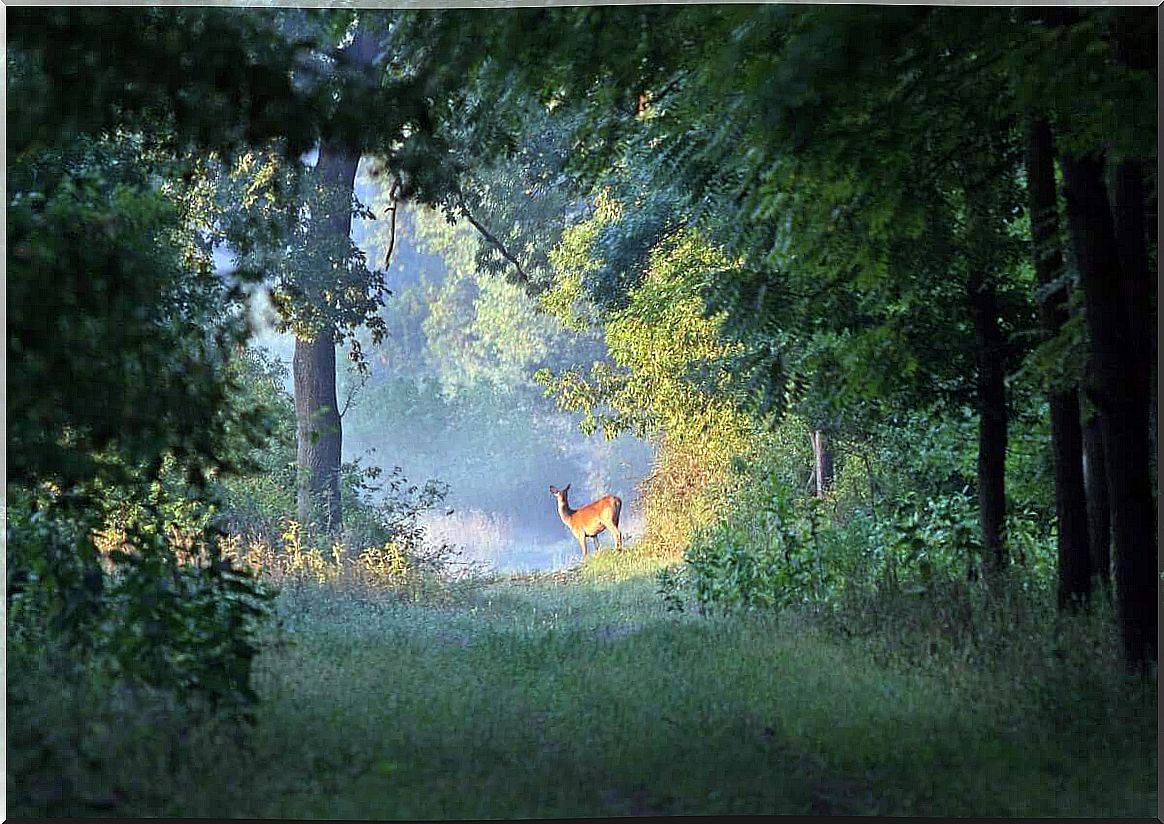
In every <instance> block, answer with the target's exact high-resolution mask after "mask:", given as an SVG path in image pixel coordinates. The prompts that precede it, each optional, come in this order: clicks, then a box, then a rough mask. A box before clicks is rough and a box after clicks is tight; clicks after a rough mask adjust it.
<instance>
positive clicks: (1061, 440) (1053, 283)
mask: <svg viewBox="0 0 1164 824" xmlns="http://www.w3.org/2000/svg"><path fill="white" fill-rule="evenodd" d="M1054 153H1055V147H1054V141H1053V138H1052V135H1051V125H1050V124H1049V123H1048V122H1047V121H1046V119H1044V118H1038V119H1035V120H1033V121H1032V122H1031V123H1030V124H1029V125H1028V131H1027V193H1028V196H1029V198H1030V216H1031V217H1030V220H1031V241H1032V242H1031V248H1032V253H1033V255H1034V266H1035V271H1036V272H1037V274H1038V280H1039V285H1040V287H1041V288H1042V289H1043V290H1044V294H1043V298H1042V301H1041V303H1040V308H1039V313H1040V320H1041V322H1042V325H1043V332H1044V334H1045V335H1046V336H1047V338H1049V339H1053V338H1054V337H1055V336H1057V335H1058V334H1059V333H1060V332H1061V331H1062V328H1063V326H1064V324H1065V323H1066V322H1067V318H1068V312H1067V309H1066V307H1065V306H1064V304H1065V303H1066V302H1067V296H1068V294H1069V287H1068V284H1067V282H1066V275H1065V273H1064V264H1063V255H1062V252H1061V251H1060V245H1059V213H1058V209H1059V207H1058V203H1057V200H1058V199H1057V196H1056V187H1055V159H1054ZM1049 401H1050V405H1051V450H1052V453H1053V460H1054V464H1055V516H1056V521H1057V522H1058V525H1059V530H1058V537H1057V540H1058V544H1059V596H1058V597H1059V608H1060V609H1064V608H1066V607H1068V606H1072V605H1078V604H1080V603H1083V602H1086V601H1087V599H1088V598H1089V597H1090V595H1091V581H1092V568H1091V549H1090V536H1089V533H1088V515H1089V513H1088V506H1087V496H1086V493H1085V488H1084V466H1083V431H1082V428H1081V426H1080V422H1079V414H1080V407H1079V395H1078V393H1077V392H1076V389H1075V387H1074V386H1073V385H1072V386H1069V387H1067V388H1065V389H1059V390H1053V391H1052V392H1051V393H1050V398H1049Z"/></svg>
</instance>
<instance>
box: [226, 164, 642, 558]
mask: <svg viewBox="0 0 1164 824" xmlns="http://www.w3.org/2000/svg"><path fill="white" fill-rule="evenodd" d="M384 182H386V181H384ZM356 184H357V185H356V194H357V197H358V198H359V199H360V200H361V202H363V203H364V204H367V205H369V206H371V207H372V209H373V211H374V212H375V213H376V214H377V215H378V216H381V218H382V219H380V220H375V221H368V220H362V219H354V220H353V229H352V236H353V239H354V240H355V242H356V243H357V244H358V245H359V247H360V248H361V249H362V250H363V251H364V253H365V254H366V255H367V257H368V265H369V268H374V267H376V266H382V265H383V262H384V257H385V253H386V251H387V248H388V243H389V236H390V221H389V220H388V219H386V217H385V215H386V211H385V208H384V207H385V206H386V205H387V201H386V199H385V198H386V191H385V189H384V186H383V185H382V179H380V178H373V177H371V176H369V175H368V174H367V170H366V169H365V167H364V166H363V165H361V170H360V173H359V175H358V177H357V181H356ZM476 244H477V235H476V233H475V230H473V229H472V227H470V226H468V225H467V224H465V223H463V222H462V223H458V224H457V225H455V226H454V225H452V224H449V223H448V221H447V220H445V218H444V217H443V216H442V215H440V214H438V213H436V212H433V211H432V210H427V209H420V208H418V207H413V206H411V205H409V204H402V205H401V207H400V209H399V212H398V216H397V222H396V238H395V246H394V248H393V253H392V262H391V265H390V267H389V269H388V272H387V285H388V288H389V289H390V290H391V292H392V294H391V295H389V296H388V297H387V298H386V305H385V306H384V307H383V309H382V310H381V316H382V317H383V318H384V320H385V323H386V325H387V328H388V334H387V336H386V337H385V339H384V340H382V341H381V342H380V343H379V344H375V343H373V342H372V339H371V336H370V335H369V334H363V335H362V337H361V345H362V346H363V350H364V353H365V355H366V358H367V361H368V367H369V374H368V376H367V379H366V380H362V379H361V378H360V376H359V375H358V374H357V373H356V372H355V370H354V369H353V368H352V367H351V365H350V364H349V362H348V359H347V356H346V355H347V353H346V350H344V349H340V350H339V352H338V359H339V363H338V373H339V374H338V394H339V405H340V408H341V410H342V409H344V407H345V404H347V405H348V408H347V411H346V413H345V414H344V418H343V429H344V431H343V460H344V461H345V462H350V461H357V460H358V461H359V463H360V465H361V466H365V467H366V466H373V465H374V466H379V467H381V468H382V469H383V470H385V472H391V471H392V469H393V467H397V466H399V467H401V469H402V471H403V473H404V475H405V477H407V478H408V479H409V481H410V482H411V483H417V484H420V483H423V482H424V481H426V480H428V479H429V478H435V479H438V480H440V481H443V482H445V483H447V484H449V491H448V496H447V498H446V499H445V501H444V505H443V506H441V507H438V509H437V510H435V511H434V512H431V513H427V514H426V515H425V516H424V519H423V523H424V525H425V527H426V529H427V530H428V532H429V534H430V536H431V537H432V538H433V539H435V540H438V541H443V542H448V543H451V544H454V545H457V546H460V547H463V554H462V556H461V557H462V559H463V560H468V561H477V562H482V563H485V564H487V565H489V566H492V567H494V568H496V569H499V570H532V569H559V568H562V567H564V566H569V565H570V564H572V563H575V562H576V561H577V558H578V555H579V549H578V544H577V542H576V541H575V540H574V539H573V537H572V536H571V535H570V533H569V532H568V531H567V530H566V528H565V526H564V525H563V524H562V522H561V520H560V519H559V518H558V514H557V510H556V508H555V503H554V499H553V498H552V497H551V495H550V494H549V490H548V487H549V485H550V484H554V485H556V486H565V485H566V484H568V483H569V484H572V486H571V489H570V492H571V503H572V504H573V505H574V506H580V505H582V504H585V503H588V502H589V501H591V500H593V499H594V498H596V497H599V496H601V495H604V494H608V493H613V494H616V495H619V496H620V497H621V498H622V499H623V514H622V520H623V524H622V525H623V532H624V534H625V535H629V536H632V537H633V536H635V535H638V534H640V533H641V526H640V525H641V517H640V514H639V511H638V507H637V501H636V492H635V490H636V487H637V486H638V484H639V482H640V481H641V480H642V479H643V477H644V476H645V475H646V474H647V472H648V471H649V468H650V462H651V458H652V455H653V450H652V448H651V447H650V446H649V445H648V444H646V443H644V442H642V441H640V440H638V439H636V438H633V437H629V436H622V437H620V438H618V439H616V440H614V441H607V440H605V439H604V438H603V437H602V435H600V434H599V435H595V436H587V435H585V434H583V433H582V432H581V431H580V430H579V428H578V425H577V419H576V417H575V416H574V415H572V414H567V413H563V412H561V411H559V410H558V409H557V408H556V407H555V405H554V403H553V401H552V400H551V399H547V398H545V397H544V395H543V393H542V388H541V387H540V386H538V385H537V384H536V383H534V382H533V380H532V374H533V372H534V371H535V370H536V369H538V368H542V367H548V368H551V369H554V370H557V369H561V368H564V367H567V366H570V365H574V364H580V365H582V366H584V367H586V368H588V366H589V364H590V362H592V361H593V360H594V359H595V358H597V357H601V356H602V354H603V353H604V352H605V348H604V345H603V342H602V340H601V337H600V336H599V335H597V334H595V333H582V334H579V333H576V332H572V331H570V330H566V329H564V328H562V327H561V325H560V324H559V323H558V322H557V321H556V320H555V319H553V318H551V317H548V316H546V315H543V314H541V313H538V312H537V311H536V310H535V306H534V302H533V300H531V299H530V298H528V297H527V296H526V295H525V294H524V293H523V292H522V291H521V290H520V289H519V288H518V287H516V286H514V285H512V284H509V283H507V282H506V281H505V280H504V278H499V277H496V276H492V275H488V274H483V273H479V272H478V271H477V268H476V266H475V265H474V253H475V250H476ZM225 257H226V256H225V255H224V256H223V258H224V259H225ZM253 308H254V310H255V314H256V316H257V317H259V318H263V317H264V316H267V315H268V314H269V311H270V310H269V303H268V302H267V301H266V298H265V295H264V294H262V293H261V292H259V293H256V295H255V299H254V305H253ZM270 320H271V319H270V318H269V317H267V319H266V320H262V321H261V322H260V324H259V330H260V331H259V333H258V334H257V335H256V337H255V338H254V340H253V344H252V345H254V346H257V347H262V348H264V349H266V350H267V351H268V352H269V353H270V354H271V355H272V356H274V357H277V358H278V359H279V360H281V361H282V362H283V363H284V364H285V365H286V366H287V368H288V377H287V390H288V392H291V391H292V386H291V378H290V368H291V359H292V355H293V352H294V339H293V336H292V335H291V334H290V333H282V334H281V333H279V332H276V331H275V330H274V328H273V327H272V325H271V323H270ZM349 397H350V402H349ZM448 510H452V511H451V513H449V512H448ZM601 540H602V541H603V542H604V546H608V547H609V546H612V545H613V539H612V538H611V537H610V536H609V535H608V534H607V535H604V536H603V537H602V538H601Z"/></svg>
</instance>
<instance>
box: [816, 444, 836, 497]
mask: <svg viewBox="0 0 1164 824" xmlns="http://www.w3.org/2000/svg"><path fill="white" fill-rule="evenodd" d="M812 458H813V461H812V485H813V495H815V496H816V497H818V498H819V497H821V496H823V495H824V494H825V493H826V492H828V491H829V490H830V489H831V488H832V486H833V453H832V450H831V449H829V443H828V436H827V435H825V433H824V432H823V431H821V430H820V429H814V430H813V431H812Z"/></svg>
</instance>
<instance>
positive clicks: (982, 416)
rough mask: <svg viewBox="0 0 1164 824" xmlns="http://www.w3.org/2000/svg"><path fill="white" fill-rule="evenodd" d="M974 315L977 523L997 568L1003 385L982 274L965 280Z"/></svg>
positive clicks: (1002, 508)
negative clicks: (976, 405) (976, 417)
mask: <svg viewBox="0 0 1164 824" xmlns="http://www.w3.org/2000/svg"><path fill="white" fill-rule="evenodd" d="M967 292H968V297H969V301H970V314H971V317H972V318H973V320H974V355H975V361H976V363H977V367H978V375H977V396H978V524H979V528H980V530H981V532H982V546H983V548H984V549H985V550H986V554H987V558H988V559H989V562H990V564H991V566H992V568H993V570H994V571H995V572H1001V571H1002V570H1003V569H1005V568H1006V564H1007V557H1008V554H1007V546H1006V443H1007V431H1006V429H1007V409H1006V386H1005V384H1004V382H1003V379H1004V377H1005V367H1004V364H1003V353H1004V346H1003V344H1004V341H1003V339H1002V328H1001V327H1000V325H999V323H998V301H997V298H996V296H995V292H994V286H993V285H992V284H990V283H988V282H987V281H986V279H985V278H984V277H983V276H982V275H981V274H975V275H972V276H971V277H970V279H969V281H968V282H967Z"/></svg>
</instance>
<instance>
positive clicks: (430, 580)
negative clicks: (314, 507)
mask: <svg viewBox="0 0 1164 824" xmlns="http://www.w3.org/2000/svg"><path fill="white" fill-rule="evenodd" d="M281 539H282V543H281V545H280V546H275V545H272V544H271V543H270V542H269V541H267V540H266V539H265V538H261V537H257V538H250V539H249V540H244V539H243V538H242V537H241V536H232V537H230V538H228V539H227V540H226V541H225V543H224V548H225V552H226V554H227V555H228V557H231V558H233V559H235V560H237V561H238V562H240V563H241V564H243V565H244V566H246V567H248V568H250V569H251V570H253V571H255V572H257V573H258V574H259V575H260V576H261V577H262V578H263V579H265V580H267V581H269V582H270V583H272V584H274V585H275V586H276V587H279V588H284V587H292V588H297V589H302V588H303V587H304V586H307V585H313V586H316V587H323V588H326V589H329V590H342V591H349V592H354V593H360V594H363V595H376V596H379V597H396V598H398V599H402V600H406V601H412V602H420V601H425V600H432V599H439V598H441V597H445V596H447V595H448V594H449V592H450V590H451V588H452V585H453V584H454V582H456V581H457V580H458V579H461V578H464V577H466V574H467V572H471V570H470V569H467V568H466V566H467V565H462V566H461V567H458V566H457V565H456V564H455V563H454V561H455V559H454V557H453V555H454V552H453V550H452V549H451V548H450V547H449V546H448V545H447V544H443V543H442V544H438V545H435V546H434V547H430V548H427V549H426V548H421V547H417V546H415V545H411V544H410V545H405V544H403V543H401V542H399V541H393V540H388V541H385V542H384V543H383V544H381V545H377V546H368V547H362V548H360V547H352V546H349V545H348V544H347V543H346V542H345V541H344V540H342V539H335V540H328V541H327V542H326V544H325V545H324V546H322V547H321V546H320V545H319V541H320V538H319V537H318V536H313V535H309V534H307V533H306V532H305V531H304V530H303V529H302V528H301V527H300V525H299V523H298V522H297V521H295V520H290V519H289V520H286V521H285V522H284V528H283V532H282V535H281Z"/></svg>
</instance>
